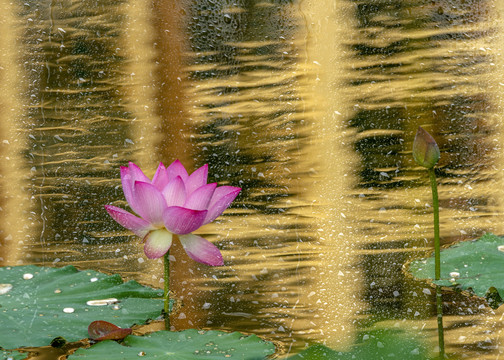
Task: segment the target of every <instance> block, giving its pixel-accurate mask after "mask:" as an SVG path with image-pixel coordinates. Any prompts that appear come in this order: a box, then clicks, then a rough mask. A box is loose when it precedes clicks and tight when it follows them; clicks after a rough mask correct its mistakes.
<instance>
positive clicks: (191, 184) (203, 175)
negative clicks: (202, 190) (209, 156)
mask: <svg viewBox="0 0 504 360" xmlns="http://www.w3.org/2000/svg"><path fill="white" fill-rule="evenodd" d="M207 178H208V164H205V165H203V166H202V167H200V168H198V169H196V170H195V171H194V172H193V173H192V174H191V175H190V176H189V177H188V178H187V180H185V181H184V182H185V186H186V190H187V193H188V194H191V193H192V192H193V191H194V190H196V189H197V188H199V187H202V186H203V185H206V183H207Z"/></svg>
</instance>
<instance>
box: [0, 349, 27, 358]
mask: <svg viewBox="0 0 504 360" xmlns="http://www.w3.org/2000/svg"><path fill="white" fill-rule="evenodd" d="M27 356H28V354H27V353H20V352H17V351H4V350H0V359H4V360H22V359H26V357H27Z"/></svg>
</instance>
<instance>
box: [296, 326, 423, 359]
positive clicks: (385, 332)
mask: <svg viewBox="0 0 504 360" xmlns="http://www.w3.org/2000/svg"><path fill="white" fill-rule="evenodd" d="M350 359H366V360H378V359H380V360H381V359H408V360H410V359H411V360H414V359H418V360H426V359H429V356H428V351H427V347H426V346H425V344H423V343H422V342H421V341H419V339H417V338H416V337H415V336H414V335H412V334H408V333H406V332H404V331H402V330H398V329H374V330H371V331H364V332H362V333H360V334H359V343H357V344H355V345H353V346H352V349H351V350H350V351H348V352H344V351H336V350H333V349H330V348H328V347H326V346H324V345H320V344H315V345H312V346H310V347H309V348H307V349H305V350H303V351H302V352H300V353H299V354H297V355H294V356H291V357H289V358H288V359H287V360H350Z"/></svg>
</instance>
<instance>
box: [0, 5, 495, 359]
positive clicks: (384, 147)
mask: <svg viewBox="0 0 504 360" xmlns="http://www.w3.org/2000/svg"><path fill="white" fill-rule="evenodd" d="M2 10H4V11H3V12H2V13H1V15H0V16H1V17H0V26H2V28H7V29H15V30H16V31H18V32H16V31H4V33H6V34H8V36H6V37H4V38H3V39H2V40H0V41H1V42H0V48H1V53H2V54H3V56H2V57H0V67H1V68H0V70H1V72H0V88H1V89H2V90H3V93H4V94H5V96H3V97H2V98H1V99H0V104H1V105H2V108H6V109H13V110H12V111H10V112H9V111H3V112H2V114H1V115H0V116H1V122H0V131H1V137H0V141H3V142H2V143H1V144H0V156H1V159H2V168H1V169H0V175H1V176H2V177H1V178H0V186H1V190H2V194H3V196H2V198H1V200H0V207H1V209H2V210H1V211H0V216H1V218H2V220H1V224H0V231H1V237H0V258H1V259H0V264H2V265H7V264H9V265H12V264H14V265H16V264H29V263H36V264H43V265H54V266H61V265H66V264H73V265H76V266H78V267H79V268H93V269H97V270H102V271H106V272H118V273H120V274H122V275H123V276H124V277H125V278H134V279H137V280H139V281H140V282H142V283H144V284H147V285H152V286H156V287H161V286H162V279H161V274H162V271H161V262H160V261H146V259H145V258H144V256H143V252H142V248H141V245H140V244H139V242H138V239H135V238H134V237H132V236H130V235H129V233H128V232H126V231H124V230H123V229H121V228H120V227H119V226H118V225H116V224H114V222H113V221H112V220H111V219H110V218H109V217H108V215H107V214H106V213H105V211H104V210H103V205H104V204H107V203H113V204H115V205H118V206H122V207H126V203H125V201H124V197H123V194H122V191H121V188H120V179H119V166H120V165H124V164H126V163H127V161H134V162H137V163H138V164H139V165H140V166H141V167H142V168H144V169H146V173H148V175H149V176H152V174H153V173H154V171H155V169H156V167H157V164H158V162H159V161H163V162H165V163H166V164H168V163H170V162H171V161H173V160H174V159H176V158H179V159H181V160H182V161H183V162H184V164H185V165H186V166H187V167H188V168H196V167H199V166H201V165H203V164H205V163H208V164H209V166H210V177H211V179H210V180H211V181H217V182H219V184H221V185H223V184H231V185H234V186H241V187H242V188H243V191H242V193H241V194H240V196H239V197H238V198H237V200H236V201H235V203H234V204H233V206H232V207H231V208H230V209H228V210H227V211H226V213H225V214H224V215H223V216H222V217H220V218H219V219H218V221H216V222H214V223H212V224H209V225H207V226H205V227H204V228H202V229H200V230H199V231H198V233H199V234H200V235H202V236H205V237H206V238H207V239H209V240H210V241H212V242H214V243H215V244H217V245H218V246H219V247H220V248H221V249H223V254H224V257H225V263H226V266H224V267H222V268H208V267H206V266H202V265H200V264H197V263H194V262H192V261H190V260H189V259H188V258H187V257H186V255H185V254H184V252H183V251H181V249H180V248H179V247H177V246H176V245H175V246H174V248H173V250H172V252H171V254H172V255H173V262H172V265H173V266H172V278H171V288H172V290H173V292H174V295H175V297H176V298H177V299H179V300H181V301H182V302H183V304H184V306H183V308H182V309H181V310H180V312H178V313H176V314H174V315H173V316H172V325H173V326H174V328H175V329H183V328H187V327H208V328H215V329H230V330H240V331H245V332H254V333H257V334H260V335H264V336H265V337H267V338H269V339H274V340H280V341H281V343H282V344H283V347H284V349H283V350H284V351H286V352H289V351H295V350H297V349H299V348H301V347H303V346H305V344H306V343H308V342H312V341H320V342H324V343H326V344H327V345H329V346H332V347H335V348H338V349H344V348H347V347H348V346H349V345H350V344H351V343H352V341H353V340H354V338H355V334H356V332H357V331H358V330H359V326H360V325H359V324H362V323H365V322H366V321H368V320H369V319H370V318H371V319H377V320H382V319H386V320H387V321H388V322H387V323H389V324H392V325H393V326H399V327H404V328H418V329H434V323H435V322H434V317H433V316H432V315H433V313H432V311H433V306H432V300H433V298H432V297H429V296H427V295H425V292H424V290H425V289H426V287H427V286H426V285H425V284H423V283H420V282H416V281H414V280H411V279H409V278H405V276H404V274H403V273H402V266H403V264H404V263H405V262H407V261H408V260H409V259H411V258H415V257H418V256H420V255H423V254H425V253H426V251H427V250H429V249H430V248H431V237H432V235H431V233H432V227H431V216H432V215H431V212H430V211H431V210H430V206H429V204H430V192H429V189H428V188H427V185H428V179H427V176H426V173H425V171H423V170H422V169H419V168H417V167H416V166H415V164H413V161H412V159H411V152H410V149H411V142H412V139H413V135H414V133H415V131H416V128H417V126H418V125H422V126H425V127H426V128H427V129H428V130H429V131H431V132H432V133H433V134H434V135H435V136H436V138H437V140H438V142H439V143H440V146H441V149H442V152H443V153H442V160H441V163H440V166H439V171H438V175H439V182H440V188H439V190H440V198H441V202H442V204H441V206H442V209H441V223H442V229H441V235H442V238H443V242H444V243H445V244H450V243H452V242H454V241H457V240H467V239H470V238H473V237H475V236H477V235H480V234H482V233H483V232H485V231H491V232H494V233H498V234H502V233H503V230H504V229H503V228H502V213H503V209H502V200H501V199H502V198H503V197H502V196H503V195H504V194H503V190H502V189H503V186H502V169H503V166H504V165H503V164H502V159H503V156H502V153H501V152H502V151H501V146H500V143H501V142H502V136H501V134H502V131H501V126H500V123H501V121H500V112H501V111H500V110H501V104H502V95H501V94H502V90H501V89H502V84H501V82H500V81H499V78H500V77H501V75H500V74H502V68H503V65H504V64H502V62H501V61H500V56H499V53H500V51H501V48H502V44H503V42H502V34H503V33H504V32H503V31H502V29H501V27H502V25H501V22H500V20H501V19H502V18H503V16H502V15H503V11H504V9H503V8H502V5H501V4H499V3H497V2H493V1H479V2H477V6H476V5H475V6H474V7H471V8H468V7H463V6H460V7H458V8H453V7H449V6H448V5H447V4H445V3H444V2H439V4H434V3H429V4H424V3H419V2H413V1H411V2H398V3H395V4H392V3H390V2H381V1H360V2H353V1H344V0H339V1H329V0H327V1H326V0H323V1H315V0H310V1H302V2H297V1H293V2H278V1H270V2H268V1H264V2H257V3H254V2H250V3H246V4H244V5H242V6H238V5H237V6H229V5H227V4H225V3H224V2H222V3H221V2H217V3H216V4H213V5H212V4H210V3H209V2H206V1H203V0H202V1H192V2H190V1H180V2H172V1H168V0H167V1H157V2H155V3H154V4H152V5H147V4H146V3H144V2H142V1H137V0H134V1H133V0H132V1H129V2H128V1H124V2H117V3H114V4H112V3H110V2H108V1H95V2H94V4H93V6H89V4H88V3H85V2H81V1H70V0H68V1H64V2H61V3H58V4H51V5H50V4H43V3H42V4H41V3H38V2H37V3H35V2H34V3H27V4H25V5H24V6H19V7H16V6H14V5H12V6H10V7H6V8H5V9H2ZM20 58H21V59H20ZM5 69H8V70H7V71H5ZM19 84H21V85H19ZM481 305H482V304H481V302H477V301H472V300H471V301H470V300H467V299H465V298H463V297H460V296H458V297H457V296H452V295H447V296H446V298H445V306H446V308H447V317H446V324H447V331H446V338H447V340H448V341H447V345H448V347H447V348H448V350H449V351H451V352H453V353H458V354H463V355H467V356H473V357H474V356H479V357H480V358H483V357H484V356H491V355H492V354H493V353H492V351H494V352H497V351H500V338H501V336H502V335H501V325H500V323H501V321H500V320H499V319H500V318H499V316H501V315H500V311H499V310H498V311H497V312H496V313H495V314H493V313H492V311H491V310H490V309H488V308H486V307H485V306H481ZM373 321H374V320H373ZM473 325H476V326H473ZM468 328H469V329H471V330H470V331H468V330H467V329H468ZM426 333H427V334H428V338H429V341H430V342H432V343H435V341H436V334H435V331H431V330H426ZM482 334H486V337H488V340H487V339H486V338H485V339H484V340H482V336H483V335H482ZM482 344H483V345H482Z"/></svg>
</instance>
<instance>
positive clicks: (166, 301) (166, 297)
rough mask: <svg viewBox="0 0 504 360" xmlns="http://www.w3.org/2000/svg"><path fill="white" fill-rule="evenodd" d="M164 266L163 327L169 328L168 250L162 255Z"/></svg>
mask: <svg viewBox="0 0 504 360" xmlns="http://www.w3.org/2000/svg"><path fill="white" fill-rule="evenodd" d="M163 265H164V266H163V267H164V320H165V329H166V330H170V251H167V252H166V254H164V257H163Z"/></svg>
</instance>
